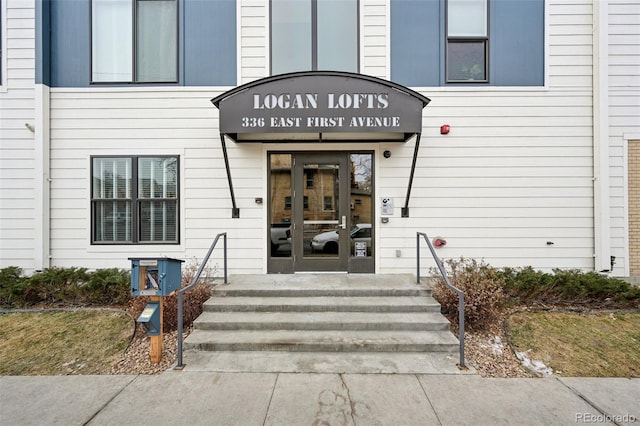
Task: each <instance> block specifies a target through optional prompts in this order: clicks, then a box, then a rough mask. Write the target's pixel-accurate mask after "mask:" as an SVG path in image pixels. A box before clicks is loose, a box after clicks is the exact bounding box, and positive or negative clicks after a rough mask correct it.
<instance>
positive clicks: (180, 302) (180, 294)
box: [175, 232, 228, 370]
mask: <svg viewBox="0 0 640 426" xmlns="http://www.w3.org/2000/svg"><path fill="white" fill-rule="evenodd" d="M220 236H223V242H224V247H223V249H224V283H225V284H227V283H228V281H227V233H226V232H221V233H220V234H218V235H216V238H215V239H214V240H213V243H212V244H211V247H209V251H208V252H207V255H206V256H205V257H204V259H203V260H202V263H201V264H200V267H199V268H198V271H197V272H196V274H195V275H194V276H193V279H192V280H191V283H190V284H189V285H188V286H186V287H183V288H181V289H180V290H178V361H177V363H176V366H175V369H176V370H182V369H183V368H184V364H183V363H182V335H183V331H184V330H183V320H184V318H183V311H184V296H183V295H184V293H185V292H187V291H188V290H189V289H191V288H192V287H193V286H194V285H196V283H197V282H198V280H199V279H200V275H201V274H202V271H203V270H204V268H205V266H206V265H207V262H208V261H209V257H211V253H213V249H214V248H215V247H216V244H217V243H218V240H219V239H220Z"/></svg>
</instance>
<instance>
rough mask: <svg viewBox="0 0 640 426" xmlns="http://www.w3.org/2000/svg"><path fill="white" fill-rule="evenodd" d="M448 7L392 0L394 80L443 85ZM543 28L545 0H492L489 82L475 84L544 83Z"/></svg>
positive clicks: (428, 0) (425, 0)
mask: <svg viewBox="0 0 640 426" xmlns="http://www.w3.org/2000/svg"><path fill="white" fill-rule="evenodd" d="M444 8H445V0H391V80H392V81H394V82H397V83H399V84H403V85H405V86H413V87H416V86H417V87H421V86H424V87H428V86H443V85H445V82H444V69H445V63H444V61H445V58H444V51H443V48H444V45H445V38H444V36H445V34H444V32H445V25H444V22H445V17H444ZM544 28H545V22H544V0H517V1H512V0H490V1H489V64H488V68H489V82H488V83H477V85H478V86H486V85H491V86H542V85H544V57H545V53H544ZM465 85H466V86H467V85H469V84H465Z"/></svg>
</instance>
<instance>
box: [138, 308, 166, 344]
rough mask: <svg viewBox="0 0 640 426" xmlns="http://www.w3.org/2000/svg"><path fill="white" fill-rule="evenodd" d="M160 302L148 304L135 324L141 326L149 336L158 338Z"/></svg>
mask: <svg viewBox="0 0 640 426" xmlns="http://www.w3.org/2000/svg"><path fill="white" fill-rule="evenodd" d="M160 303H161V302H149V303H147V306H146V307H145V308H144V310H143V311H142V313H141V314H140V316H139V317H138V319H137V320H136V322H139V323H140V324H142V326H143V327H144V329H145V330H146V331H147V334H148V335H149V336H160V332H161V331H162V324H161V323H162V318H160V311H161V307H160Z"/></svg>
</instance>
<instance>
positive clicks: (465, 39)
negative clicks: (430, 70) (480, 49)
mask: <svg viewBox="0 0 640 426" xmlns="http://www.w3.org/2000/svg"><path fill="white" fill-rule="evenodd" d="M484 1H485V4H486V34H485V35H484V36H449V0H445V12H444V27H445V33H444V43H445V48H444V82H445V85H450V84H482V85H487V84H489V83H490V81H489V67H490V64H489V48H490V34H491V27H490V24H491V22H490V15H491V13H490V8H491V0H484ZM478 42H482V43H483V44H484V70H483V71H484V79H481V80H480V79H478V80H475V79H473V80H469V79H466V80H455V79H449V59H450V58H449V45H450V44H464V43H478Z"/></svg>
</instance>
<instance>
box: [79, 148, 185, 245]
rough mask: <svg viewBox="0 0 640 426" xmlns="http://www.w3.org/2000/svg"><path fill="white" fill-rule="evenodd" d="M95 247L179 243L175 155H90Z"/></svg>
mask: <svg viewBox="0 0 640 426" xmlns="http://www.w3.org/2000/svg"><path fill="white" fill-rule="evenodd" d="M91 169H92V171H91V174H92V184H91V218H92V238H91V240H92V242H93V243H94V244H114V243H115V244H126V243H153V244H177V243H178V242H179V241H178V223H179V222H178V199H179V197H178V158H177V157H94V158H92V162H91Z"/></svg>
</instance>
